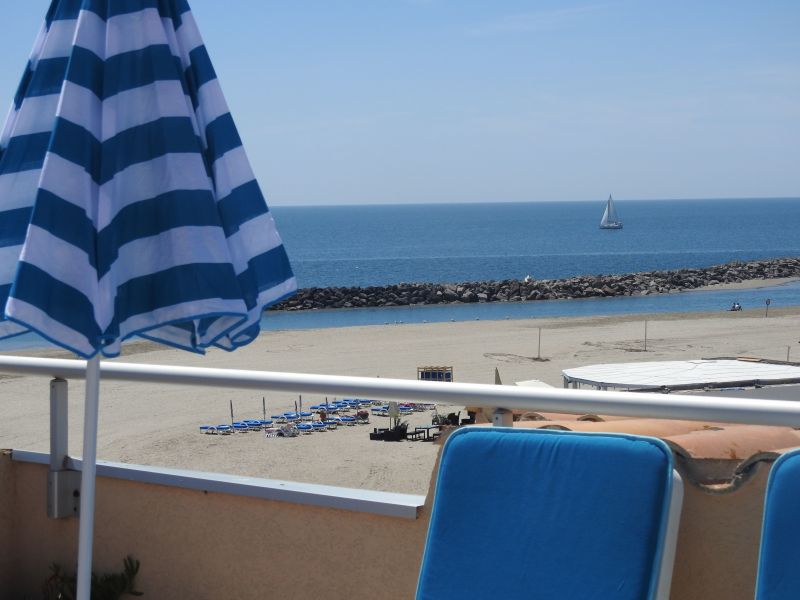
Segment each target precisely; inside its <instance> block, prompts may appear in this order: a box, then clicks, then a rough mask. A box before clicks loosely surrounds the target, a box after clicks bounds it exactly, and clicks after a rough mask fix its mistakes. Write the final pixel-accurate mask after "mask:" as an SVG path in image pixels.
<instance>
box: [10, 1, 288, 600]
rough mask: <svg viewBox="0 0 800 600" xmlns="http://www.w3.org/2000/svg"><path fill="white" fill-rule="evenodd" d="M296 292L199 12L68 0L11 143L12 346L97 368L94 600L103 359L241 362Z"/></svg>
mask: <svg viewBox="0 0 800 600" xmlns="http://www.w3.org/2000/svg"><path fill="white" fill-rule="evenodd" d="M296 287H297V285H296V281H295V279H294V276H293V274H292V270H291V267H290V265H289V261H288V258H287V256H286V252H285V251H284V248H283V245H282V242H281V239H280V236H279V235H278V232H277V230H276V228H275V225H274V222H273V219H272V217H271V215H270V213H269V211H268V209H267V205H266V202H265V201H264V197H263V196H262V193H261V191H260V189H259V186H258V184H257V183H256V180H255V178H254V176H253V172H252V170H251V168H250V165H249V163H248V161H247V157H246V156H245V153H244V150H243V149H242V145H241V140H240V138H239V135H238V133H237V130H236V127H235V126H234V123H233V120H232V118H231V115H230V113H229V112H228V108H227V105H226V103H225V99H224V97H223V95H222V91H221V89H220V86H219V83H218V81H217V79H216V75H215V73H214V70H213V68H212V66H211V62H210V60H209V57H208V54H207V52H206V49H205V47H204V45H203V43H202V40H201V37H200V34H199V32H198V29H197V26H196V24H195V21H194V19H193V18H192V14H191V12H190V10H189V6H188V5H187V3H186V2H185V0H52V3H51V6H50V9H49V10H48V12H47V15H46V20H45V24H44V26H43V28H42V30H41V32H40V34H39V36H38V38H37V40H36V43H35V45H34V48H33V52H32V54H31V58H30V61H29V63H28V65H27V67H26V69H25V73H24V75H23V78H22V82H21V84H20V86H19V90H18V91H17V94H16V96H15V98H14V104H13V106H12V108H11V111H10V113H9V116H8V118H7V121H6V124H5V127H4V129H3V132H2V135H0V304H1V305H2V306H3V307H4V314H3V315H2V319H0V337H8V336H13V335H19V334H21V333H25V332H31V331H32V332H36V333H38V334H39V335H41V336H43V337H44V338H46V339H48V340H50V341H51V342H53V343H55V344H57V345H59V346H62V347H64V348H67V349H69V350H71V351H73V352H74V353H76V354H77V355H79V356H81V357H84V358H86V359H89V362H88V364H87V374H86V406H85V425H84V450H83V476H82V480H81V514H80V531H79V555H78V592H79V597H80V598H83V599H87V598H88V597H89V577H90V573H91V558H92V552H91V540H92V519H93V509H94V477H95V456H96V432H97V412H98V383H99V356H100V355H101V354H102V355H104V356H107V357H113V356H117V355H118V354H119V353H120V347H121V344H122V342H123V341H124V340H126V339H128V338H131V337H133V336H139V337H142V338H147V339H149V340H154V341H158V342H162V343H164V344H168V345H171V346H175V347H177V348H182V349H185V350H189V351H193V352H203V351H204V350H205V349H206V348H209V347H219V348H224V349H226V350H234V349H236V348H237V347H239V346H242V345H245V344H247V343H249V342H251V341H252V340H253V339H255V337H256V336H257V335H258V333H259V322H260V317H261V313H262V311H263V310H264V309H265V308H266V307H267V306H269V305H271V304H273V303H275V302H278V301H280V300H281V299H283V298H285V297H286V296H288V295H290V294H292V293H293V292H294V291H295V290H296Z"/></svg>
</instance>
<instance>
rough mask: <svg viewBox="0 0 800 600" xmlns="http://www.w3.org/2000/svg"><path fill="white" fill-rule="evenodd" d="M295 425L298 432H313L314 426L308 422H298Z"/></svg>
mask: <svg viewBox="0 0 800 600" xmlns="http://www.w3.org/2000/svg"><path fill="white" fill-rule="evenodd" d="M295 427H297V430H298V431H299V432H300V433H314V428H313V427H312V426H311V424H310V423H298V424H297V425H295Z"/></svg>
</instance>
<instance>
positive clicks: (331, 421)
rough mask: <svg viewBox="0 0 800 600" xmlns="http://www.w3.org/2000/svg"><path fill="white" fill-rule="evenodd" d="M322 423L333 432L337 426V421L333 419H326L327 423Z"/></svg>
mask: <svg viewBox="0 0 800 600" xmlns="http://www.w3.org/2000/svg"><path fill="white" fill-rule="evenodd" d="M323 423H325V426H326V427H327V428H328V429H329V430H331V431H335V430H336V428H337V427H338V426H339V421H336V420H334V419H328V420H327V421H323Z"/></svg>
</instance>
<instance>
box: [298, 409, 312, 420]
mask: <svg viewBox="0 0 800 600" xmlns="http://www.w3.org/2000/svg"><path fill="white" fill-rule="evenodd" d="M313 418H314V413H311V412H308V411H307V410H304V411H303V412H301V413H300V420H301V421H311V420H312V419H313Z"/></svg>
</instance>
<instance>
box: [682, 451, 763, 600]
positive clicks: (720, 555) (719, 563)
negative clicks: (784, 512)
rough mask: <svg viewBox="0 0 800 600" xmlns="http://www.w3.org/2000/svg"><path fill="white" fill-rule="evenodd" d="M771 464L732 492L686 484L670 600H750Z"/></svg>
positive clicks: (755, 468)
mask: <svg viewBox="0 0 800 600" xmlns="http://www.w3.org/2000/svg"><path fill="white" fill-rule="evenodd" d="M771 464H772V463H771V462H758V463H756V464H754V465H753V466H752V467H751V469H750V471H749V472H748V473H747V476H746V480H745V481H743V482H742V483H741V484H740V485H738V486H736V487H733V488H731V489H724V488H717V489H715V490H710V489H707V488H702V487H700V486H697V485H694V484H692V483H691V482H689V481H685V488H684V497H683V514H682V515H681V524H680V529H679V533H678V548H677V552H676V556H675V569H674V571H673V577H672V594H671V596H670V597H671V599H672V600H709V599H712V598H720V599H722V598H724V599H725V600H752V599H753V597H754V596H755V584H756V570H757V567H758V550H759V543H760V541H761V520H762V515H763V512H764V494H765V491H766V484H767V478H768V476H769V469H770V467H771Z"/></svg>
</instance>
